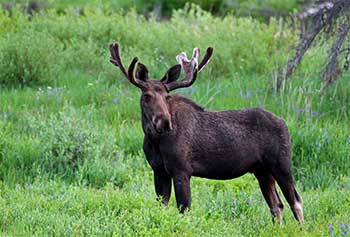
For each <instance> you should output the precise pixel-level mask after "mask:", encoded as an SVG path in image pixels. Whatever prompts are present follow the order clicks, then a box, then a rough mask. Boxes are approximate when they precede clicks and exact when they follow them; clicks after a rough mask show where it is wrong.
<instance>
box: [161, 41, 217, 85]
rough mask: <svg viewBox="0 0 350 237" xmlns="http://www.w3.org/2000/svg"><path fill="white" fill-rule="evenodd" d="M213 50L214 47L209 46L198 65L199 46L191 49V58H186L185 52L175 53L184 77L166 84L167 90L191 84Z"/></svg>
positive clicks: (208, 59)
mask: <svg viewBox="0 0 350 237" xmlns="http://www.w3.org/2000/svg"><path fill="white" fill-rule="evenodd" d="M213 51H214V49H213V48H212V47H209V48H208V49H207V52H206V54H205V55H204V57H203V59H202V61H201V62H200V63H199V65H198V56H199V48H194V49H193V54H192V58H191V60H189V59H187V56H186V53H185V52H182V53H181V54H179V55H177V56H176V60H177V61H178V62H179V63H180V64H181V66H182V68H183V70H184V73H185V78H184V79H183V80H182V81H173V82H171V83H168V84H166V85H165V86H166V88H167V90H168V91H172V90H175V89H178V88H183V87H189V86H191V85H192V84H193V83H194V82H195V80H196V78H197V73H198V72H200V71H201V70H202V69H203V68H204V66H205V65H206V64H207V63H208V62H209V61H210V58H211V56H212V55H213Z"/></svg>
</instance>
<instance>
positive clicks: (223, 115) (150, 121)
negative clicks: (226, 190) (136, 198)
mask: <svg viewBox="0 0 350 237" xmlns="http://www.w3.org/2000/svg"><path fill="white" fill-rule="evenodd" d="M109 50H110V54H111V57H110V62H111V63H113V64H114V65H115V66H117V67H119V69H120V70H121V72H122V73H123V74H124V76H125V77H126V78H127V79H128V80H129V82H131V83H132V84H133V85H135V86H136V87H138V88H139V89H141V99H140V105H141V111H142V112H141V113H142V114H141V116H142V129H143V132H144V141H143V150H144V153H145V155H146V159H147V161H148V163H149V165H150V166H151V168H152V170H153V173H154V185H155V192H156V194H157V197H158V198H159V199H160V200H161V201H162V203H163V204H164V205H165V206H167V204H168V201H169V198H170V193H171V183H172V181H173V184H174V189H175V196H176V203H177V207H178V208H179V211H180V213H183V212H184V211H185V210H187V209H189V208H190V204H191V190H190V179H191V176H196V177H202V178H208V179H218V180H227V179H233V178H237V177H239V176H242V175H244V174H246V173H253V174H254V175H255V177H256V179H257V180H258V183H259V186H260V189H261V192H262V193H263V196H264V198H265V200H266V202H267V204H268V206H269V208H270V212H271V214H272V221H273V223H274V222H275V218H276V217H277V221H278V223H280V224H281V223H282V211H283V207H284V206H283V203H282V201H281V199H280V197H279V195H278V192H277V190H276V186H275V183H276V182H277V183H278V185H279V186H280V188H281V190H282V192H283V194H284V196H285V198H286V200H287V201H288V203H289V205H290V207H291V210H292V212H293V214H294V217H295V219H296V220H297V221H298V222H299V223H302V222H303V219H304V217H303V209H302V198H301V196H300V195H299V194H298V193H297V191H296V189H295V185H294V181H293V176H292V173H291V143H290V136H289V132H288V129H287V126H286V124H285V122H284V121H283V120H282V119H281V118H279V117H277V116H275V115H274V114H272V113H271V112H268V111H266V110H264V109H261V108H249V109H243V110H226V111H214V112H211V111H207V110H205V109H204V108H203V107H201V106H199V105H197V104H196V103H195V102H193V101H192V100H190V99H188V98H186V97H183V96H180V95H177V94H170V92H171V91H173V90H175V89H178V88H184V87H189V86H191V85H192V84H193V83H194V82H195V80H196V78H197V75H198V73H199V72H200V71H201V70H202V69H203V68H204V67H205V65H206V64H207V63H208V62H209V61H210V58H211V56H212V55H213V48H211V47H209V48H208V49H207V50H206V54H205V55H204V57H203V59H202V60H201V62H200V63H198V57H199V48H195V49H194V50H193V55H192V58H191V59H187V56H186V54H185V53H181V54H179V55H178V56H177V57H176V59H177V61H178V62H179V63H178V64H176V65H175V66H172V67H171V68H170V69H169V70H168V71H167V72H166V73H165V75H164V76H163V78H162V79H161V80H150V79H149V75H148V69H147V67H146V66H145V65H144V64H142V63H138V58H137V57H135V58H134V59H133V60H132V62H131V63H130V66H129V68H128V71H126V69H125V67H124V66H123V64H122V61H121V58H120V54H119V46H118V44H117V43H112V44H110V45H109ZM135 67H136V72H135ZM182 69H183V71H184V79H182V80H179V81H178V79H179V77H180V74H181V70H182Z"/></svg>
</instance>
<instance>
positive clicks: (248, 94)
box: [239, 90, 253, 99]
mask: <svg viewBox="0 0 350 237" xmlns="http://www.w3.org/2000/svg"><path fill="white" fill-rule="evenodd" d="M239 96H240V97H242V98H244V99H249V98H251V97H252V96H253V92H252V91H247V94H246V95H243V91H242V90H240V91H239Z"/></svg>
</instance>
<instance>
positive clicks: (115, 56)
mask: <svg viewBox="0 0 350 237" xmlns="http://www.w3.org/2000/svg"><path fill="white" fill-rule="evenodd" d="M109 51H110V53H111V57H110V59H109V61H110V62H111V63H113V64H114V65H115V66H117V67H119V69H120V71H122V73H123V74H124V76H125V77H126V78H127V79H128V80H129V81H130V82H131V83H132V84H134V85H135V86H137V87H139V88H140V89H143V88H144V87H145V86H144V83H143V82H141V81H140V80H138V79H135V77H134V69H135V65H136V63H137V61H138V58H137V57H134V58H133V60H132V61H131V63H130V65H129V68H128V72H127V71H126V70H125V67H124V66H123V63H122V60H121V58H120V54H119V45H118V44H117V43H112V44H110V45H109Z"/></svg>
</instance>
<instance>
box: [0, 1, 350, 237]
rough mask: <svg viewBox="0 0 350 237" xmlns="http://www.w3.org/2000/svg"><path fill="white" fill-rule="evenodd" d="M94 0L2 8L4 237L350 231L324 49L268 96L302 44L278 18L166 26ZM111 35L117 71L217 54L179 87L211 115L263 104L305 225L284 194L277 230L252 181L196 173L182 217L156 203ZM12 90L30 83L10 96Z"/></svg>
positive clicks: (346, 98) (186, 19)
mask: <svg viewBox="0 0 350 237" xmlns="http://www.w3.org/2000/svg"><path fill="white" fill-rule="evenodd" d="M89 2H90V3H91V5H90V6H87V7H85V8H84V9H83V10H81V9H78V8H76V7H74V8H68V9H66V8H65V5H71V4H72V3H71V2H70V1H66V0H62V1H58V2H57V4H62V5H60V6H59V8H61V7H62V8H63V10H57V11H56V9H53V10H52V9H48V10H47V11H45V12H40V13H37V14H34V15H33V16H31V17H28V16H27V15H25V14H22V13H21V11H19V10H18V9H17V8H16V9H14V10H13V12H12V15H11V16H9V15H7V14H6V13H4V12H1V13H0V25H1V27H0V57H1V61H0V67H1V71H0V75H1V76H0V80H1V83H2V84H3V85H4V86H3V87H2V88H1V90H0V213H1V215H0V235H26V236H27V235H69V236H70V235H101V233H102V234H104V235H114V236H179V235H182V236H329V235H331V234H332V231H331V230H332V228H333V232H334V234H335V235H341V234H342V233H343V232H344V231H345V225H346V224H349V223H348V220H349V214H348V213H349V211H350V210H348V209H349V208H348V206H350V205H349V204H350V203H349V202H350V200H349V195H348V193H349V190H350V178H349V176H350V174H349V170H350V165H349V162H347V159H348V154H349V153H350V150H349V149H350V146H349V144H350V137H349V131H350V128H349V124H350V123H349V122H350V121H349V111H350V107H349V106H350V84H349V83H350V82H349V80H347V79H346V78H347V77H348V76H349V75H348V74H346V75H345V76H344V77H343V78H341V79H340V80H339V81H338V82H337V83H336V84H335V85H334V86H333V87H330V88H329V89H328V90H327V91H326V92H325V93H324V94H322V95H320V88H321V81H320V79H319V78H318V76H317V75H319V70H320V66H321V65H322V63H323V57H324V56H325V55H326V51H325V49H326V47H324V45H322V44H317V47H316V48H315V50H314V51H311V52H310V53H309V54H308V55H307V56H306V57H305V58H304V61H303V62H302V64H301V66H300V68H299V70H298V71H297V73H296V74H295V76H294V78H292V79H291V80H290V81H287V82H286V83H285V85H284V86H283V88H282V91H281V92H279V93H274V92H271V91H270V89H269V88H271V84H270V83H271V82H272V83H273V78H272V80H271V75H272V76H273V74H274V70H275V69H276V68H279V67H280V66H281V65H284V63H285V61H286V59H287V57H288V55H289V54H290V51H291V48H292V46H293V43H295V41H296V38H297V36H296V34H295V33H296V32H294V31H293V30H292V29H290V28H289V27H288V23H286V22H283V21H279V20H275V19H271V21H270V24H265V23H262V22H260V21H257V20H255V19H252V18H237V17H234V16H232V15H227V16H225V17H222V18H218V17H214V16H212V15H211V14H210V13H208V12H206V11H203V10H202V9H201V8H199V7H197V6H193V5H187V6H186V7H185V8H184V9H180V10H177V11H175V12H174V14H173V15H172V17H171V19H170V20H169V21H157V20H155V18H154V17H150V18H148V19H146V18H145V17H144V16H141V15H138V14H137V13H136V12H135V10H132V11H124V12H122V11H115V9H113V8H112V9H109V8H108V7H106V6H103V3H102V2H101V1H89ZM134 2H135V4H137V1H134ZM154 2H157V1H154ZM208 2H210V1H208ZM237 2H238V1H237ZM263 2H264V3H266V2H268V3H269V4H277V1H249V2H248V1H247V2H245V3H243V2H242V1H239V3H240V4H248V5H246V6H247V7H250V6H253V5H254V4H260V3H263ZM115 3H118V4H121V5H122V4H126V5H127V4H130V2H127V1H125V2H123V1H118V2H115ZM172 3H173V2H172V1H169V3H168V2H167V3H166V4H172ZM50 4H52V5H55V4H56V1H51V2H49V5H48V6H52V5H50ZM75 4H78V5H79V4H82V1H78V2H76V3H75ZM112 4H114V1H112ZM145 4H146V3H145ZM164 4H165V3H164ZM249 4H252V5H249ZM286 4H287V3H286ZM261 6H262V5H261ZM279 7H283V6H282V5H276V8H279ZM29 18H30V20H29ZM114 41H117V42H119V43H120V45H121V54H122V59H123V62H124V64H125V66H127V65H128V63H129V62H130V60H131V58H132V57H134V56H138V57H139V59H140V60H141V61H142V62H143V63H144V64H145V65H147V67H148V68H149V70H150V73H151V76H152V77H154V78H160V77H161V76H163V74H164V73H165V71H166V70H167V69H168V68H169V66H172V65H173V64H175V63H176V61H175V56H176V55H177V54H178V53H180V52H181V51H186V52H187V53H188V54H190V53H191V51H192V48H193V47H195V46H198V47H200V48H201V49H202V52H203V51H204V50H205V48H206V47H208V46H213V47H214V49H215V52H214V57H213V60H212V61H211V62H210V64H209V65H208V66H207V68H206V69H205V70H203V71H202V72H201V73H200V75H198V79H197V81H196V83H195V84H194V85H193V86H192V87H191V88H185V89H180V90H178V91H177V93H180V94H183V95H185V96H187V97H189V98H191V99H193V100H194V101H196V102H198V103H199V104H200V105H203V106H205V108H206V109H208V110H225V109H240V108H246V107H258V106H260V107H263V108H265V109H268V110H270V111H271V112H273V113H275V114H276V115H278V116H280V117H282V118H284V119H285V120H286V122H287V125H288V127H289V130H290V133H291V137H292V144H293V174H294V177H295V179H296V182H297V186H298V190H299V191H300V193H301V195H302V197H303V200H304V206H305V218H306V223H305V225H304V229H303V230H301V229H300V228H299V227H297V224H296V223H295V221H294V219H293V216H292V213H291V212H290V211H289V208H288V205H287V203H286V202H285V200H283V202H284V203H285V206H286V208H285V212H284V213H285V215H284V216H285V222H286V224H285V225H284V226H282V227H278V226H273V225H272V224H271V220H270V214H269V210H268V207H267V205H266V204H265V201H264V200H263V196H262V194H261V192H260V190H259V187H258V183H257V182H256V180H255V178H254V176H252V175H246V176H244V177H243V178H239V179H235V180H232V181H215V180H205V179H200V178H193V179H192V181H191V182H192V183H191V185H192V198H193V202H192V203H193V204H192V211H191V212H190V213H187V214H185V215H184V216H181V215H178V213H177V210H176V204H175V198H174V197H172V198H171V200H170V204H169V208H168V209H164V208H163V207H161V205H159V203H157V202H156V201H155V193H154V187H153V175H152V171H151V168H150V167H149V165H148V164H147V161H146V160H145V158H144V154H143V151H142V141H143V133H142V129H141V122H140V106H139V94H140V92H139V90H138V89H137V88H135V87H133V86H132V85H131V84H130V83H128V82H127V80H126V79H125V78H124V77H123V76H122V75H121V73H119V72H118V70H117V69H116V68H115V67H114V66H113V65H111V64H110V63H109V61H108V58H109V52H108V43H110V42H114ZM4 58H6V60H5V61H4V60H3V59H4ZM21 78H25V82H24V81H21ZM37 84H39V85H37ZM18 85H22V86H24V87H22V88H18V87H17V88H11V87H12V86H18ZM26 85H30V86H26ZM340 224H341V225H340ZM339 226H341V228H340V227H339Z"/></svg>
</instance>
